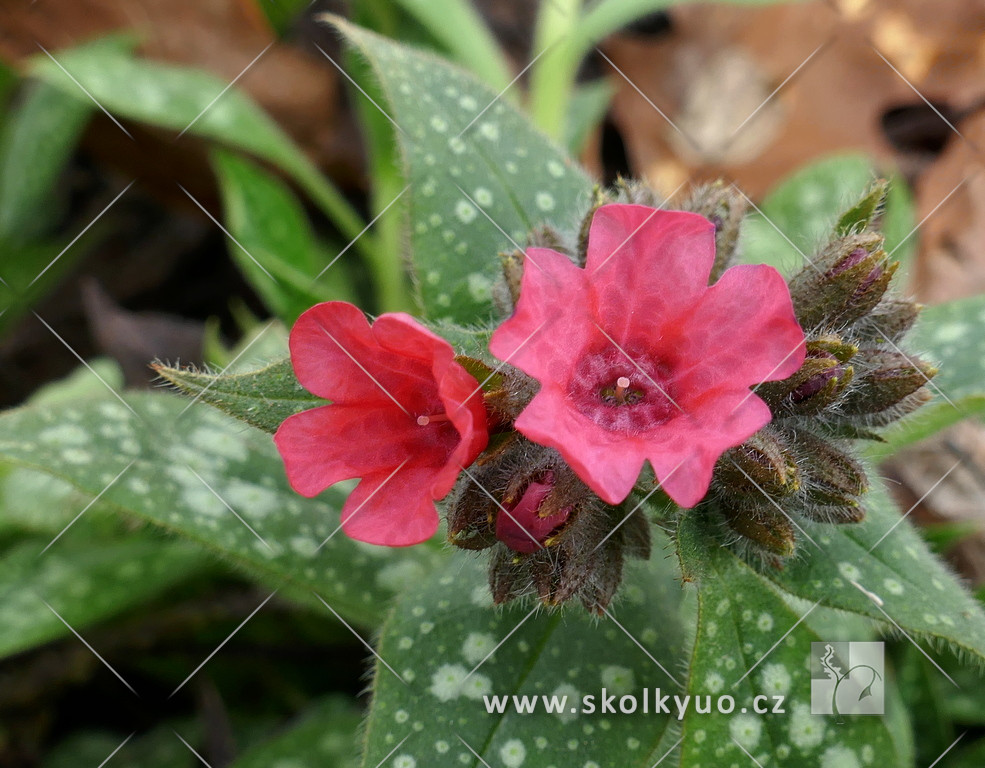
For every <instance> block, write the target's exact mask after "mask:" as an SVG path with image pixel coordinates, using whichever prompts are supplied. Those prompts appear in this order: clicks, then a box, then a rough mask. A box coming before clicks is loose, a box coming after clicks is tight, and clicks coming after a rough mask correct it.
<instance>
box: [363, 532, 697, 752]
mask: <svg viewBox="0 0 985 768" xmlns="http://www.w3.org/2000/svg"><path fill="white" fill-rule="evenodd" d="M661 542H662V543H664V544H665V543H666V542H665V540H663V539H662V540H661ZM655 549H656V552H655V554H654V557H653V559H652V560H651V561H649V562H648V563H645V564H644V563H639V562H636V563H632V564H631V565H630V566H629V567H628V568H627V578H626V582H625V583H624V584H623V587H622V591H621V593H620V600H619V602H618V603H617V604H616V605H615V606H613V607H612V608H611V609H610V611H611V613H612V615H613V616H614V617H615V620H613V619H610V618H607V617H603V618H602V619H599V620H595V619H593V618H591V617H590V616H588V615H587V614H586V613H585V611H584V610H582V609H581V608H580V607H572V608H570V609H567V610H565V611H563V612H560V613H558V612H555V613H545V612H543V611H541V610H540V609H533V608H532V606H530V605H514V606H512V607H510V608H508V609H506V610H504V611H496V610H493V607H492V605H491V599H490V594H489V589H488V586H487V582H486V576H485V573H484V569H483V568H482V564H481V563H479V562H478V561H477V560H475V559H467V560H466V559H464V558H456V559H455V560H454V562H451V563H449V565H448V567H446V568H445V569H443V570H442V571H438V572H435V573H434V574H433V575H432V577H431V578H430V579H428V580H427V581H425V582H423V583H421V584H418V585H416V586H415V587H414V588H412V589H411V590H409V591H408V592H407V593H406V594H405V595H403V596H402V597H401V599H400V600H399V602H398V604H397V606H396V609H395V611H394V613H393V614H392V615H391V616H390V618H389V619H388V620H387V622H386V624H385V625H384V630H383V634H382V637H381V640H380V643H379V645H378V648H377V650H378V652H379V654H380V657H381V658H382V662H379V663H377V665H376V671H375V676H376V687H375V693H374V698H373V702H372V705H371V709H370V715H369V721H368V724H367V733H366V752H365V755H364V757H363V766H364V768H375V766H376V765H378V764H379V763H380V761H381V760H383V759H384V758H385V757H386V756H387V754H388V753H390V752H393V755H392V756H391V758H390V761H389V764H390V765H395V766H396V765H405V766H409V765H415V764H416V765H418V766H424V765H426V766H429V767H431V768H443V767H444V766H460V765H471V766H475V765H481V764H482V762H484V763H486V764H488V765H491V766H520V765H522V766H524V768H538V767H540V766H545V767H546V766H550V765H555V766H561V765H574V764H575V763H574V762H572V761H573V760H575V759H577V765H578V766H582V765H597V766H599V768H632V767H636V766H639V767H640V768H643V767H644V766H645V768H650V766H651V765H652V764H653V763H654V761H655V760H656V758H655V757H653V754H654V753H655V752H656V751H657V750H658V748H659V747H660V745H661V742H662V737H663V736H664V734H665V732H666V731H667V728H668V725H669V718H668V717H667V716H666V715H657V714H654V706H655V704H654V688H657V687H659V688H661V689H662V690H663V691H664V693H667V692H676V691H678V687H677V683H676V682H675V681H674V680H672V679H671V678H670V677H669V676H668V674H667V672H665V671H662V670H661V668H660V667H659V666H658V663H659V664H660V665H663V667H664V668H665V669H666V670H667V671H669V673H670V674H672V675H674V676H675V677H676V676H677V675H679V674H680V662H681V660H682V658H683V655H684V630H683V624H682V621H681V618H680V612H681V606H680V597H681V590H680V586H679V584H678V583H677V582H676V581H675V569H674V567H673V564H672V562H671V561H670V560H668V559H667V557H666V553H664V552H661V546H660V545H659V544H658V545H657V546H656V547H655ZM616 621H618V622H619V624H621V625H622V627H623V628H625V630H626V632H628V633H630V634H631V635H632V637H630V636H629V635H627V634H626V633H624V631H623V629H620V627H619V626H618V625H617V623H616ZM514 630H515V631H514ZM634 638H635V641H634ZM637 641H638V643H639V645H637ZM497 646H498V647H497ZM641 646H642V647H641ZM644 649H645V650H644ZM651 656H652V658H650V657H651ZM384 662H385V663H384ZM398 676H399V678H398ZM603 688H605V689H606V691H607V695H609V696H612V695H613V694H614V695H615V698H614V699H611V700H609V699H607V700H606V704H607V706H611V705H612V704H613V702H615V706H617V707H618V702H619V697H621V696H624V695H627V694H634V695H635V696H636V697H637V698H638V702H639V703H638V707H639V709H640V710H642V708H643V695H644V693H643V691H644V689H647V690H648V695H649V702H650V703H649V708H650V713H649V714H642V712H637V713H635V714H624V713H622V712H620V711H618V710H617V711H616V712H615V713H612V712H609V711H608V710H607V711H605V712H603V711H602V699H601V695H600V694H601V691H602V689H603ZM513 695H518V696H536V697H538V699H537V702H538V703H537V705H536V706H537V711H536V712H535V713H533V714H517V713H516V712H515V711H506V712H504V713H503V714H487V712H486V708H485V703H484V697H486V696H509V697H512V696H513ZM540 696H545V697H547V699H548V700H550V697H552V696H554V697H558V698H556V699H555V700H554V701H555V702H556V704H557V705H561V704H562V697H566V698H565V699H563V706H560V709H561V711H560V712H559V713H547V712H546V711H545V710H544V704H543V703H542V701H541V700H540V699H539V697H540ZM584 696H593V697H594V698H593V700H592V702H593V704H594V706H595V711H594V713H588V712H587V711H585V712H582V711H581V709H582V707H583V704H584V702H583V697H584ZM509 706H510V707H511V708H512V706H513V704H512V701H511V702H510V704H509ZM626 707H627V708H628V707H629V704H628V703H627V704H626ZM572 708H575V709H576V710H579V711H578V712H577V713H572V712H571V709H572ZM405 739H406V740H405ZM671 743H673V742H671ZM398 745H399V746H398ZM473 750H474V753H473ZM475 754H478V755H479V756H480V758H481V761H482V762H480V758H476V756H475Z"/></svg>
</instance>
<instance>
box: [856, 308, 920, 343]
mask: <svg viewBox="0 0 985 768" xmlns="http://www.w3.org/2000/svg"><path fill="white" fill-rule="evenodd" d="M922 309H923V306H922V305H921V304H917V303H916V302H915V301H910V300H909V299H903V298H897V297H883V300H882V301H881V302H879V304H877V305H876V307H875V308H874V309H873V310H872V312H870V313H869V314H868V315H866V316H865V317H863V318H861V319H860V320H859V321H858V323H856V325H855V328H854V330H855V333H856V334H857V335H858V336H860V337H861V338H863V339H866V340H868V341H873V342H876V343H879V344H883V343H886V342H893V343H895V342H898V341H899V340H900V339H902V338H903V336H905V335H906V332H907V331H909V330H910V328H912V327H913V324H914V323H915V322H916V320H917V317H919V315H920V312H921V310H922Z"/></svg>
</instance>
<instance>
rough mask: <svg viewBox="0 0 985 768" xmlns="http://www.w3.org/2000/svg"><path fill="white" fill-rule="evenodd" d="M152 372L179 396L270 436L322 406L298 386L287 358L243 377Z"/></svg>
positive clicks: (157, 367)
mask: <svg viewBox="0 0 985 768" xmlns="http://www.w3.org/2000/svg"><path fill="white" fill-rule="evenodd" d="M154 370H155V371H156V372H157V373H158V375H160V376H161V378H163V379H166V380H167V381H168V382H170V383H171V384H173V385H174V386H175V387H176V388H177V389H178V390H179V391H180V392H182V393H183V394H186V395H188V396H189V397H191V398H197V399H198V400H200V401H201V402H203V403H208V404H209V405H212V406H215V407H216V408H218V409H219V410H220V411H223V412H224V413H228V414H229V415H230V416H235V417H236V418H237V419H241V420H242V421H245V422H246V423H247V424H250V425H251V426H254V427H256V428H257V429H262V430H263V431H264V432H268V433H270V434H273V433H274V432H276V431H277V427H279V426H280V425H281V423H282V422H283V421H284V419H286V418H287V417H288V416H293V415H294V414H295V413H300V412H301V411H305V410H307V409H308V408H314V407H316V406H319V405H324V404H325V401H324V400H322V399H321V398H318V397H315V396H314V395H312V394H310V393H309V392H308V391H307V390H305V389H304V388H303V387H302V386H301V385H300V384H299V383H298V380H297V377H296V376H295V375H294V368H293V367H292V366H291V360H290V358H284V359H283V360H279V361H277V362H276V363H271V364H270V365H268V366H266V367H264V368H260V369H258V370H255V371H248V372H246V373H232V374H215V373H208V372H206V371H195V370H191V369H184V368H172V367H170V366H165V365H155V366H154Z"/></svg>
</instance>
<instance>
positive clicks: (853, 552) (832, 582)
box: [763, 483, 985, 664]
mask: <svg viewBox="0 0 985 768" xmlns="http://www.w3.org/2000/svg"><path fill="white" fill-rule="evenodd" d="M864 501H865V507H866V510H867V516H866V519H865V521H864V522H863V523H860V524H857V525H840V526H838V525H824V524H808V523H806V522H802V523H801V525H802V526H803V528H804V531H806V533H807V534H808V535H809V536H810V537H811V538H812V539H813V540H814V542H815V543H811V542H810V541H808V540H801V542H800V544H799V546H800V552H799V554H798V556H797V557H796V558H793V559H791V560H790V561H789V562H788V563H786V564H785V566H784V568H783V569H782V570H781V569H777V568H765V569H764V571H763V576H765V577H766V578H768V579H769V580H770V581H772V582H773V583H774V584H775V585H777V586H778V587H779V588H781V589H783V590H784V591H786V592H789V593H790V594H792V595H795V596H797V597H800V598H802V599H804V600H809V601H810V602H811V603H814V602H815V601H820V602H821V604H822V605H826V606H829V607H832V608H838V609H841V610H844V611H849V612H851V613H856V614H860V615H862V616H868V617H870V618H872V619H875V620H876V621H877V622H878V623H879V624H880V626H881V627H882V628H883V630H885V631H887V632H893V631H895V630H897V629H902V630H903V631H905V632H906V633H907V634H908V635H909V636H910V637H912V638H914V639H919V640H930V641H932V642H933V643H935V644H944V645H946V646H948V647H949V648H951V649H952V650H953V651H955V652H956V653H961V654H963V655H964V656H965V657H967V658H970V659H972V660H974V662H975V663H977V664H985V613H983V612H982V607H981V605H979V604H978V603H977V602H976V601H975V599H974V597H973V596H972V595H971V594H970V593H969V592H968V590H967V589H966V588H965V587H964V586H963V585H962V584H961V583H960V582H959V581H958V580H957V579H956V578H955V577H954V575H953V574H952V573H951V572H950V571H948V570H947V568H946V567H945V566H944V564H943V563H942V562H941V561H940V560H939V559H938V558H937V557H936V556H935V555H934V554H933V553H932V552H931V551H930V549H929V548H928V547H927V545H926V544H925V543H924V541H923V540H922V539H921V538H920V536H919V535H918V534H917V532H916V530H915V529H914V528H913V526H912V525H911V524H910V523H909V522H908V521H907V520H903V521H902V522H901V521H900V511H899V510H898V509H897V508H896V506H895V504H893V502H892V500H891V499H890V497H889V495H888V493H887V491H886V490H885V488H884V487H882V485H881V484H879V483H877V484H876V485H875V487H874V488H873V489H872V490H871V491H870V492H869V493H868V495H867V496H866V497H865V500H864Z"/></svg>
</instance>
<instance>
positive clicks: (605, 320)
mask: <svg viewBox="0 0 985 768" xmlns="http://www.w3.org/2000/svg"><path fill="white" fill-rule="evenodd" d="M714 261H715V226H714V225H713V224H712V223H711V222H710V221H708V220H707V219H706V218H704V217H703V216H698V215H697V214H694V213H684V212H682V211H663V210H660V209H657V208H649V207H647V206H643V205H621V204H612V205H603V206H602V207H601V208H599V209H598V210H597V211H596V212H595V216H594V218H593V219H592V225H591V229H590V230H589V235H588V259H587V262H586V264H585V272H586V274H587V276H588V280H589V281H590V283H591V285H592V290H593V293H594V296H595V306H596V310H595V311H596V312H597V315H598V319H599V324H600V325H602V326H603V327H604V328H605V329H606V332H607V333H608V334H609V335H610V336H611V337H612V338H613V339H615V340H616V341H617V342H618V343H619V344H622V345H624V344H626V343H627V342H628V336H629V334H631V333H640V332H643V331H644V330H647V331H649V332H651V333H652V330H653V328H654V326H655V325H657V324H659V323H661V322H663V321H665V320H666V319H667V318H669V317H674V316H676V315H678V314H680V313H681V312H682V311H684V310H685V309H687V308H688V307H690V306H691V304H692V303H693V302H694V301H695V300H696V299H697V298H698V297H700V296H701V294H702V293H703V292H704V291H705V290H707V286H708V276H709V275H710V274H711V267H712V265H713V264H714Z"/></svg>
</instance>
